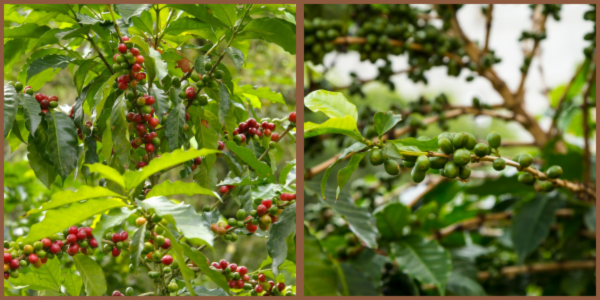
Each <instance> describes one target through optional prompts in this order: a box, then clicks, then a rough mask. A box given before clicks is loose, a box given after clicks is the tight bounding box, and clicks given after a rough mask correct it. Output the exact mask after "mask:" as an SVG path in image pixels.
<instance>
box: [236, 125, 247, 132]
mask: <svg viewBox="0 0 600 300" xmlns="http://www.w3.org/2000/svg"><path fill="white" fill-rule="evenodd" d="M238 128H239V130H238V131H239V132H240V133H244V132H246V131H248V124H246V122H242V123H240V124H239V125H238Z"/></svg>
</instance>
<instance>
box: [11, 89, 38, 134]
mask: <svg viewBox="0 0 600 300" xmlns="http://www.w3.org/2000/svg"><path fill="white" fill-rule="evenodd" d="M19 97H23V101H20V102H21V105H22V106H23V115H24V117H25V122H26V125H27V130H29V132H31V134H35V131H36V130H37V128H38V126H39V125H40V123H41V122H42V109H41V107H40V104H39V103H38V102H37V100H35V98H34V97H33V96H30V95H28V94H21V95H19ZM4 101H5V104H4V105H5V106H4V114H6V95H5V96H4ZM5 120H6V117H5Z"/></svg>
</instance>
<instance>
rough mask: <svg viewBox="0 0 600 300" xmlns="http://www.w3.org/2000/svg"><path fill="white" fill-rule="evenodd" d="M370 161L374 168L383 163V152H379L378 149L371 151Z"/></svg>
mask: <svg viewBox="0 0 600 300" xmlns="http://www.w3.org/2000/svg"><path fill="white" fill-rule="evenodd" d="M370 161H371V164H372V165H374V166H379V165H381V164H382V163H384V162H385V158H384V154H383V151H381V150H380V149H375V150H373V151H371V157H370Z"/></svg>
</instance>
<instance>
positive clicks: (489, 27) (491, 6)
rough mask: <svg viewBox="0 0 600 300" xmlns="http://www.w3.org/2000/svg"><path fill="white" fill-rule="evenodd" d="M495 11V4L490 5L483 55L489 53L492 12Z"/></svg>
mask: <svg viewBox="0 0 600 300" xmlns="http://www.w3.org/2000/svg"><path fill="white" fill-rule="evenodd" d="M493 10H494V4H490V5H488V8H487V12H486V22H485V46H484V47H483V53H484V54H485V53H487V52H488V49H489V44H490V31H491V29H492V11H493Z"/></svg>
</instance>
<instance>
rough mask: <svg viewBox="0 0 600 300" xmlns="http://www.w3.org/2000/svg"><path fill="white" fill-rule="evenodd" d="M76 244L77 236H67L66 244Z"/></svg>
mask: <svg viewBox="0 0 600 300" xmlns="http://www.w3.org/2000/svg"><path fill="white" fill-rule="evenodd" d="M76 242H77V235H74V234H69V235H68V236H67V243H69V244H74V243H76Z"/></svg>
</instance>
